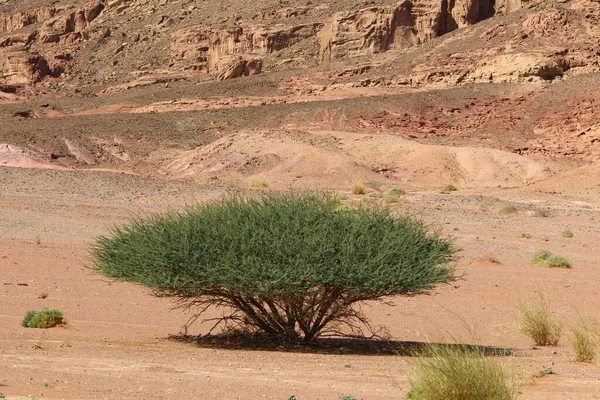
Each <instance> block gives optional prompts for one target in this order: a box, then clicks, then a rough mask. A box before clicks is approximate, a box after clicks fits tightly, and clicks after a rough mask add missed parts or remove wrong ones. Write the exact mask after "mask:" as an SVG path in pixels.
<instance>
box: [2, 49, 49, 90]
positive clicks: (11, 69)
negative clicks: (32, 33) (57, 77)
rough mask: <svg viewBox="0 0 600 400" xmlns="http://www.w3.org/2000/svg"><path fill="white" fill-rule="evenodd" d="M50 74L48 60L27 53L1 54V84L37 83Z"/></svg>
mask: <svg viewBox="0 0 600 400" xmlns="http://www.w3.org/2000/svg"><path fill="white" fill-rule="evenodd" d="M49 74H50V68H49V67H48V63H47V62H46V60H45V59H44V58H43V57H42V56H40V55H38V54H32V53H29V52H27V51H14V52H7V51H4V52H0V84H7V85H24V84H30V83H36V82H39V81H40V80H42V79H43V78H44V77H45V76H47V75H49Z"/></svg>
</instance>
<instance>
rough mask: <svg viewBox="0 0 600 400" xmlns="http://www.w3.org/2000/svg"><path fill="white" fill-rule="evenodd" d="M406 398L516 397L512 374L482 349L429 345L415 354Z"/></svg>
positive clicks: (469, 399) (489, 399)
mask: <svg viewBox="0 0 600 400" xmlns="http://www.w3.org/2000/svg"><path fill="white" fill-rule="evenodd" d="M417 362H418V366H417V372H416V376H415V378H414V381H413V383H412V388H411V390H410V392H409V393H408V396H407V398H408V399H412V400H511V399H514V398H516V384H515V380H514V378H513V376H512V374H509V373H508V372H507V371H506V370H505V368H504V366H503V365H502V364H501V363H500V362H499V361H498V360H497V359H491V358H490V357H487V356H486V355H485V353H484V351H483V349H478V348H470V347H467V346H457V347H449V346H430V347H429V348H428V349H427V350H426V351H425V352H424V353H423V354H419V355H418V361H417Z"/></svg>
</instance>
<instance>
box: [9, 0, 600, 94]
mask: <svg viewBox="0 0 600 400" xmlns="http://www.w3.org/2000/svg"><path fill="white" fill-rule="evenodd" d="M39 3H41V2H34V1H29V2H23V1H19V2H17V1H16V0H5V1H4V4H3V5H2V6H0V12H1V14H0V84H2V85H3V87H4V89H3V91H4V92H5V93H14V92H15V91H17V90H19V91H22V90H24V91H25V92H27V91H28V90H27V89H29V88H31V85H36V84H37V85H39V84H40V83H43V84H44V85H43V87H44V88H45V90H53V89H54V90H57V89H63V88H66V89H73V90H75V89H77V90H79V91H81V90H82V89H83V87H88V86H89V87H93V88H98V89H99V90H98V91H100V92H101V91H102V90H105V91H115V90H124V89H128V88H131V87H132V86H137V85H145V84H150V83H151V82H160V83H164V82H168V81H170V80H175V79H183V78H186V77H189V76H194V77H195V78H205V79H219V80H224V79H231V78H238V77H243V76H248V75H253V74H260V73H268V72H272V71H277V70H282V69H285V70H291V69H295V68H306V67H310V68H311V69H315V70H318V71H322V70H328V71H331V70H332V69H333V70H337V68H338V64H340V63H345V64H346V65H352V66H353V67H355V66H356V65H357V64H359V63H363V62H365V60H366V61H367V64H366V65H360V67H358V68H353V69H352V70H351V71H345V70H344V69H342V70H337V71H336V72H337V75H338V76H337V77H336V78H340V77H345V76H347V75H356V74H362V73H364V72H367V71H369V70H371V69H373V68H377V69H378V70H381V67H382V66H383V67H384V68H385V69H388V70H390V73H389V74H387V75H382V76H378V77H377V80H376V81H375V80H373V79H372V78H369V80H370V82H369V83H365V82H364V80H362V81H359V82H355V81H351V82H350V83H351V84H354V85H356V84H360V85H362V86H365V85H374V84H377V85H385V86H405V85H409V86H419V85H423V84H432V83H442V84H460V83H467V82H488V81H493V82H498V81H519V80H523V79H525V80H533V79H543V80H550V79H554V78H556V77H560V76H563V75H564V74H565V73H566V72H567V71H571V70H577V72H591V71H596V70H597V69H598V64H597V55H596V54H595V53H594V51H595V50H594V49H595V45H596V44H597V43H596V41H597V39H596V35H595V29H596V26H597V24H598V7H597V3H592V2H582V4H571V2H566V3H564V4H562V3H555V2H542V3H528V2H523V1H522V0H500V1H497V2H496V1H494V0H458V1H456V2H454V1H453V2H448V1H445V0H405V1H402V2H400V3H398V2H394V3H392V2H389V1H387V2H386V1H382V0H380V1H371V2H369V4H368V6H367V4H365V3H364V2H360V1H347V0H346V1H344V0H337V1H333V2H300V1H293V0H290V1H279V2H274V1H254V2H246V1H241V0H228V1H219V2H215V1H205V0H202V1H201V0H195V1H194V0H191V1H190V0H170V1H167V0H162V1H157V0H93V1H90V2H88V3H83V2H78V1H64V0H63V1H55V2H54V3H53V4H52V5H51V6H48V5H47V4H46V5H41V4H39ZM586 3H588V4H586ZM523 7H526V8H527V10H525V11H523V10H522V8H523ZM519 10H521V11H520V12H519V18H518V23H516V21H515V19H514V18H513V19H510V20H507V19H506V18H504V19H503V18H502V17H501V16H502V15H506V14H507V13H511V12H516V11H519ZM491 17H494V20H496V21H497V22H496V21H495V22H494V23H491V24H485V28H482V29H477V30H471V31H465V32H462V34H459V35H454V40H450V41H447V42H446V43H445V44H444V49H443V51H436V50H437V49H436V48H435V47H434V48H432V49H431V48H430V49H429V50H430V51H418V49H420V48H422V47H423V45H424V44H426V43H428V42H430V41H432V39H435V38H437V37H439V36H442V35H445V34H448V33H450V32H454V31H456V30H459V29H460V28H462V27H465V26H469V25H474V24H477V23H480V22H481V21H483V20H486V19H489V18H491ZM509 21H510V23H509ZM464 35H466V36H470V37H461V36H464ZM448 42H449V43H448ZM379 53H388V54H390V56H389V57H377V58H373V57H371V56H373V55H376V54H379ZM369 61H374V62H371V63H369ZM332 63H333V64H336V65H335V66H333V67H332V66H329V65H330V64H332ZM399 64H400V65H399ZM324 65H326V66H327V67H324ZM339 75H341V76H339ZM312 78H314V80H317V81H319V80H323V79H318V77H312ZM326 78H327V79H325V84H326V85H327V84H329V83H330V82H329V81H331V80H333V81H334V82H333V83H334V84H336V83H338V81H340V79H330V76H327V77H326ZM123 83H126V84H125V85H123ZM117 84H121V85H119V86H117ZM346 84H347V83H346ZM290 86H291V89H292V88H293V89H296V90H298V89H299V88H298V86H300V87H302V88H304V89H306V87H305V85H304V83H303V82H302V83H299V84H296V85H293V84H291V85H290ZM318 86H322V85H317V87H318ZM38 89H39V90H43V89H42V88H38Z"/></svg>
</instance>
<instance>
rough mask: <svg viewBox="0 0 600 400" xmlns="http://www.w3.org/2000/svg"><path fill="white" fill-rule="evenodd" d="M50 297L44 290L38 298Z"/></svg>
mask: <svg viewBox="0 0 600 400" xmlns="http://www.w3.org/2000/svg"><path fill="white" fill-rule="evenodd" d="M47 297H48V293H46V292H42V293H40V294H38V299H45V298H47Z"/></svg>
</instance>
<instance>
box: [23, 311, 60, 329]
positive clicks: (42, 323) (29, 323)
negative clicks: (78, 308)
mask: <svg viewBox="0 0 600 400" xmlns="http://www.w3.org/2000/svg"><path fill="white" fill-rule="evenodd" d="M62 323H64V320H63V314H62V312H61V311H60V310H57V309H55V308H48V307H44V308H42V309H41V310H39V311H28V312H27V314H25V317H24V318H23V321H21V325H23V326H24V327H26V328H52V327H53V326H56V325H60V324H62Z"/></svg>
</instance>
